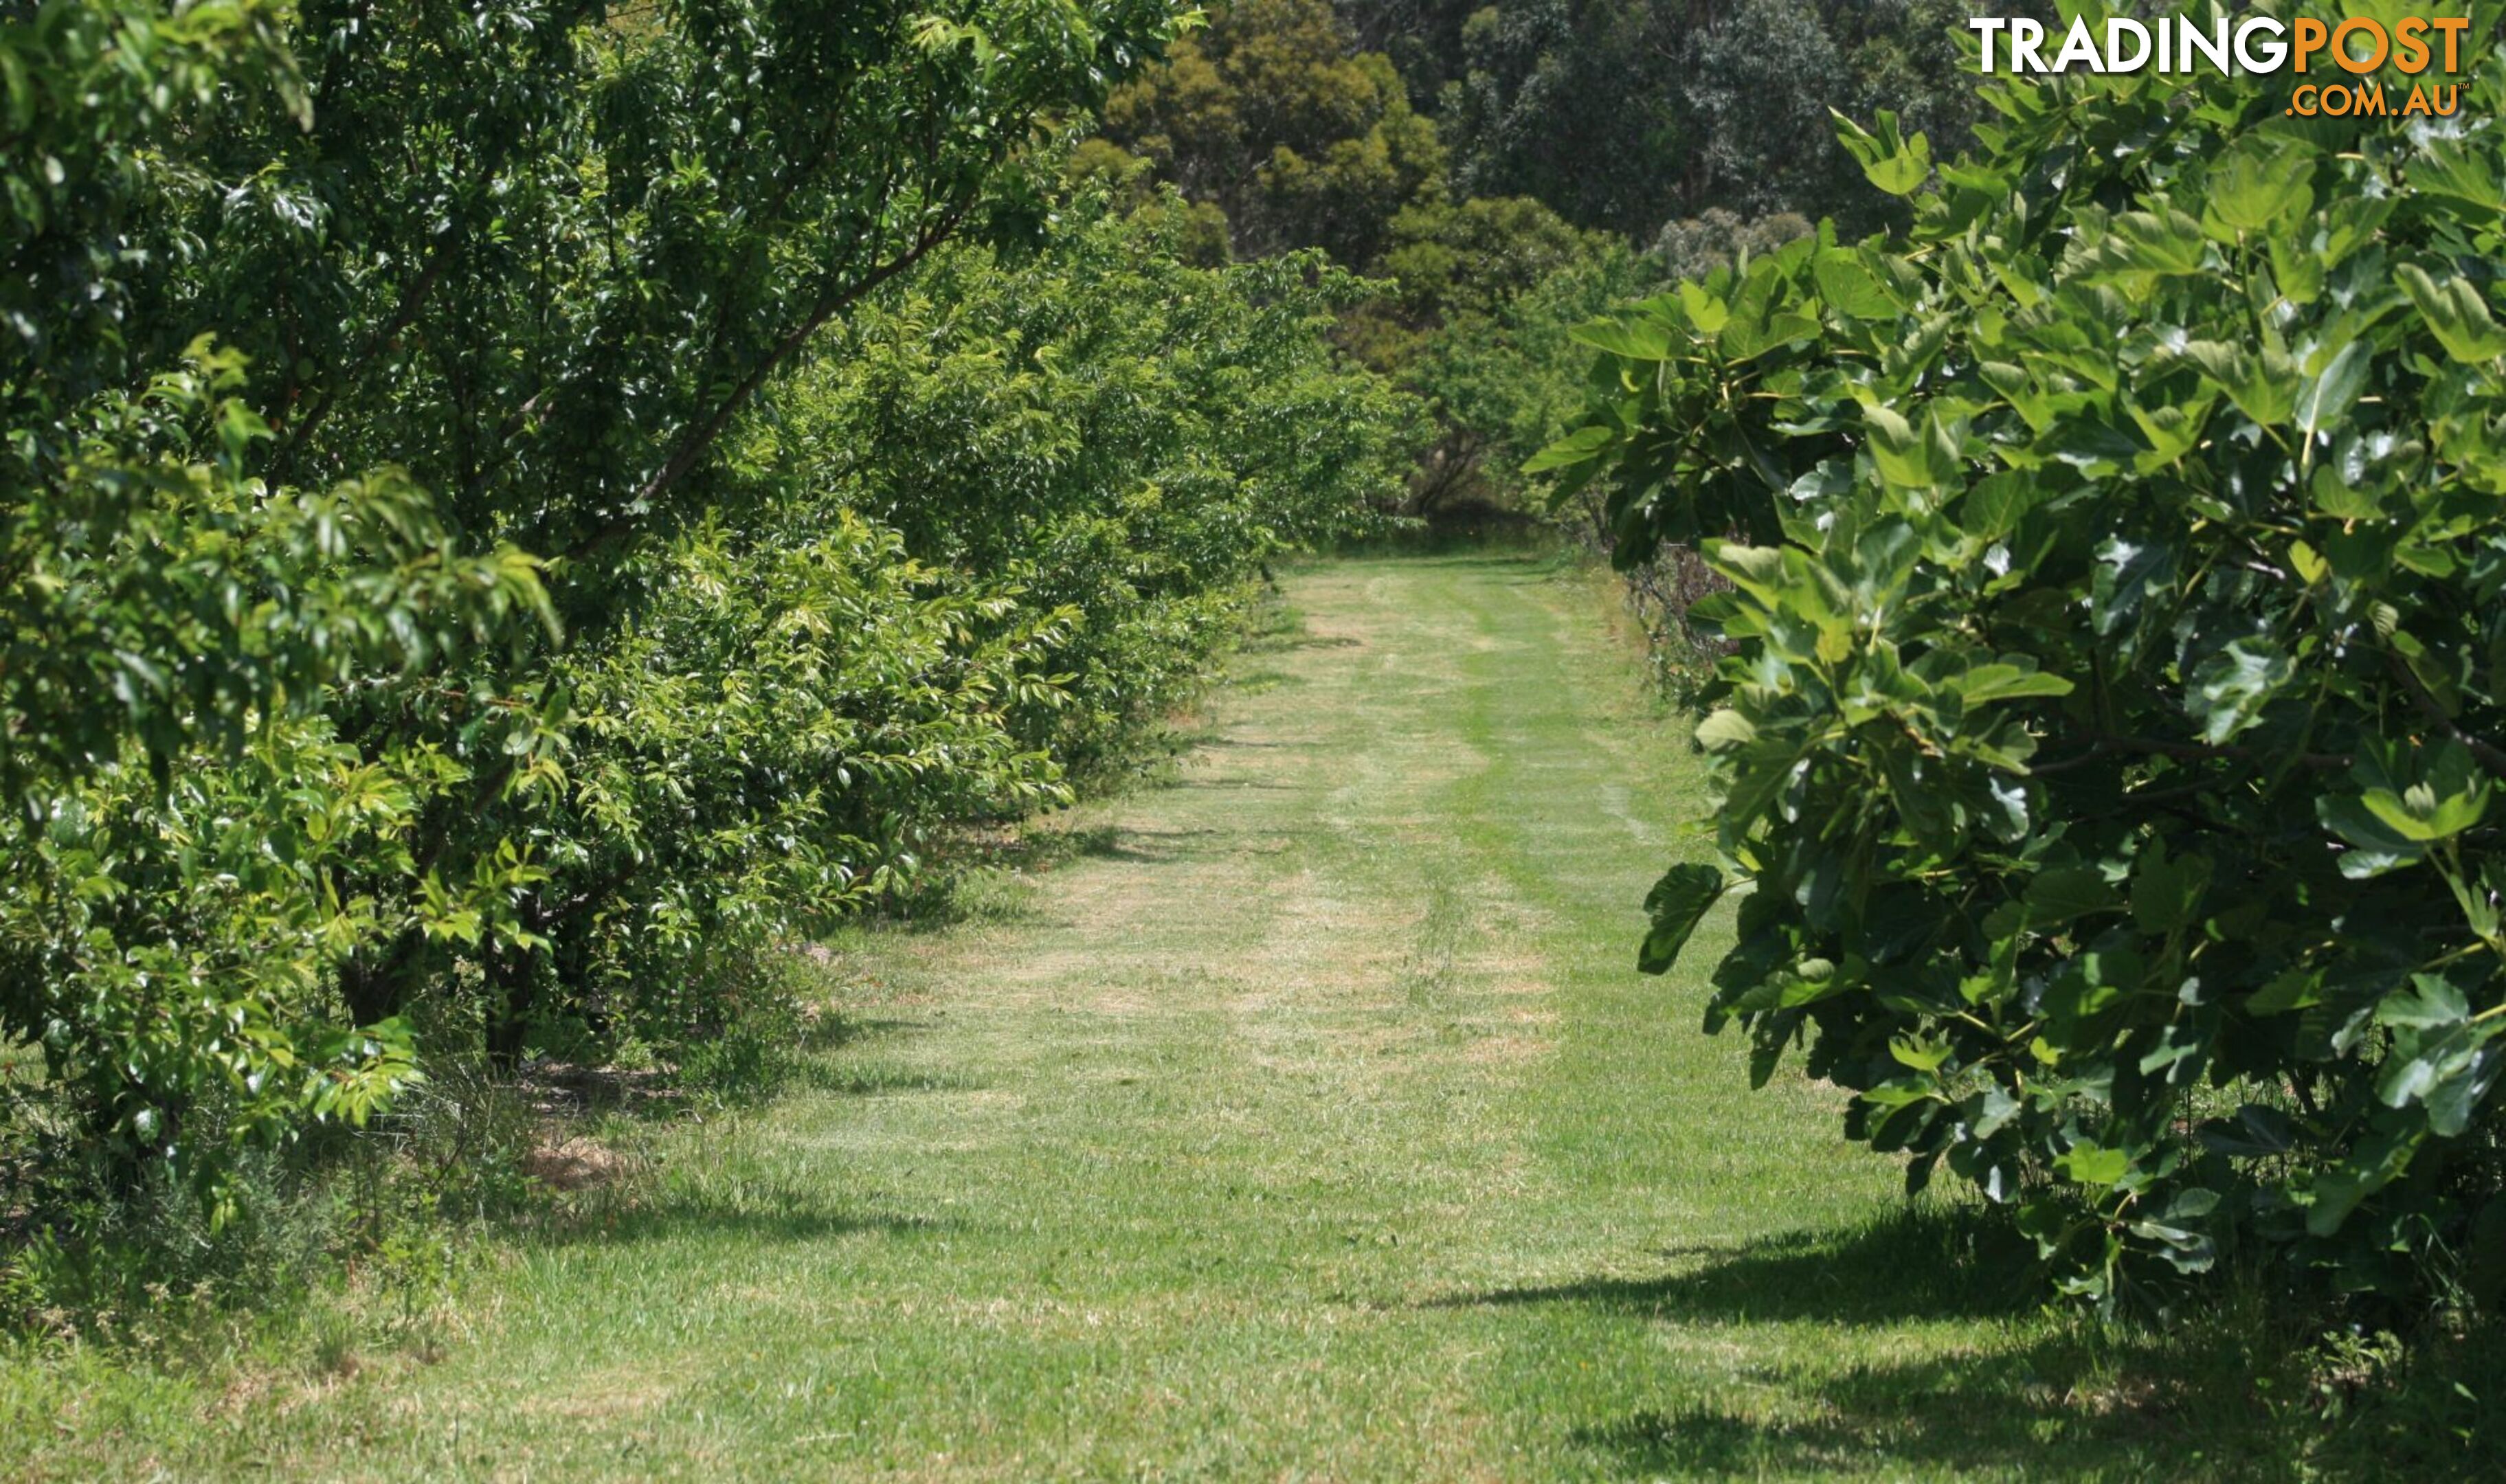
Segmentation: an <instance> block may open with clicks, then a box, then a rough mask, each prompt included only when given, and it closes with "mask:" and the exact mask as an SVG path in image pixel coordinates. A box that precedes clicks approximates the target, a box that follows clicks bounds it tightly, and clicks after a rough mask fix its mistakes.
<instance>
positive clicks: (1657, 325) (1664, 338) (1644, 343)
mask: <svg viewBox="0 0 2506 1484" xmlns="http://www.w3.org/2000/svg"><path fill="white" fill-rule="evenodd" d="M1568 335H1569V336H1570V337H1571V338H1572V339H1573V340H1574V341H1575V342H1576V343H1577V344H1579V345H1590V346H1592V347H1593V349H1595V350H1606V351H1608V352H1609V353H1610V354H1612V355H1615V356H1624V357H1626V358H1627V359H1628V360H1630V361H1661V360H1665V359H1667V358H1668V357H1669V355H1670V327H1668V326H1666V325H1665V324H1663V323H1662V322H1661V321H1660V320H1657V319H1653V318H1650V317H1648V316H1645V315H1640V314H1631V315H1623V316H1621V317H1619V318H1617V319H1599V320H1593V321H1590V322H1589V323H1586V324H1582V325H1578V326H1576V327H1575V328H1574V329H1573V330H1572V331H1570V332H1568Z"/></svg>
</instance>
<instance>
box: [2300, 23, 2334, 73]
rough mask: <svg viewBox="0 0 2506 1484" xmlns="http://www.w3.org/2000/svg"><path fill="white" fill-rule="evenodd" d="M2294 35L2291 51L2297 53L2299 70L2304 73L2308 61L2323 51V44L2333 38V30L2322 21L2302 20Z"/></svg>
mask: <svg viewBox="0 0 2506 1484" xmlns="http://www.w3.org/2000/svg"><path fill="white" fill-rule="evenodd" d="M2294 34H2295V39H2294V41H2293V42H2292V43H2291V44H2290V45H2291V50H2293V51H2294V52H2296V53H2297V70H2298V71H2300V72H2304V71H2305V70H2306V59H2307V58H2308V57H2309V56H2310V55H2312V54H2313V53H2317V52H2320V51H2322V50H2323V44H2324V43H2325V42H2326V41H2329V40H2330V39H2331V38H2332V30H2331V28H2330V27H2329V26H2326V25H2325V24H2324V23H2323V22H2322V21H2320V20H2300V21H2298V23H2297V25H2296V28H2295V33H2294Z"/></svg>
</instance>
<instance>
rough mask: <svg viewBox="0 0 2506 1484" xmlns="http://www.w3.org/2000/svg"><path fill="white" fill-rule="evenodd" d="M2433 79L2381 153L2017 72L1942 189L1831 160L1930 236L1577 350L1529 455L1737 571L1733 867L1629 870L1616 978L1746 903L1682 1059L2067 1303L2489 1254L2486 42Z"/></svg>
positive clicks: (1722, 601) (2428, 1271)
mask: <svg viewBox="0 0 2506 1484" xmlns="http://www.w3.org/2000/svg"><path fill="white" fill-rule="evenodd" d="M2478 34H2483V35H2485V34H2487V32H2486V30H2483V31H2481V32H2480V33H2478ZM2470 65H2471V64H2470V63H2468V62H2466V66H2470ZM2462 81H2463V83H2464V88H2463V96H2462V101H2461V107H2460V111H2459V114H2458V116H2457V117H2455V118H2453V119H2452V120H2416V121H2410V122H2406V123H2396V122H2393V121H2372V122H2367V123H2363V124H2362V123H2351V122H2345V121H2337V120H2314V121H2309V120H2300V119H2297V118H2292V117H2284V116H2283V105H2284V101H2285V100H2284V99H2283V98H2282V97H2280V96H2278V95H2276V94H2275V93H2274V92H2273V90H2272V89H2270V88H2261V87H2257V86H2255V85H2254V84H2253V83H2252V82H2251V81H2250V80H2246V79H2241V78H2230V79H2219V78H2215V77H2210V76H2207V75H2206V74H2205V75H2202V76H2199V77H2195V78H2166V77H2159V76H2154V75H2153V76H2140V77H2115V78H2099V77H2093V76H2081V77H2071V78H2066V79H2059V80H2049V81H2041V82H2018V83H2011V84H2007V85H2003V86H1995V87H1992V88H1989V89H1988V90H1987V93H1986V97H1987V101H1988V102H1989V103H1990V105H1991V107H1992V110H1993V112H1994V114H1995V115H1996V116H1997V117H1996V119H1995V122H1994V123H1993V124H1991V125H1990V126H1988V127H1986V128H1982V129H1980V130H1979V138H1980V139H1981V141H1982V143H1983V149H1982V151H1981V153H1980V154H1978V155H1977V156H1975V157H1973V158H1969V159H1960V160H1958V161H1957V162H1955V163H1951V164H1945V165H1942V166H1941V167H1940V168H1939V170H1938V173H1937V178H1936V180H1935V178H1934V175H1933V171H1932V168H1931V162H1930V159H1929V155H1928V152H1927V148H1926V145H1925V142H1924V141H1923V140H1922V139H1921V138H1920V137H1919V136H1916V137H1914V138H1912V139H1906V138H1901V137H1900V136H1899V131H1898V127H1897V124H1896V121H1894V120H1893V119H1890V118H1888V117H1886V116H1885V115H1883V116H1881V117H1880V121H1879V127H1878V129H1877V131H1876V132H1866V131H1863V130H1861V129H1859V128H1854V127H1850V126H1847V128H1846V133H1845V140H1846V143H1847V144H1848V145H1849V146H1850V147H1851V148H1852V150H1853V151H1854V153H1855V154H1856V155H1857V156H1858V157H1859V159H1860V160H1861V161H1862V163H1863V165H1864V167H1865V168H1866V170H1867V171H1868V173H1869V175H1870V178H1871V179H1872V181H1873V182H1874V183H1875V184H1877V185H1879V186H1880V187H1881V188H1882V189H1885V190H1888V191H1891V192H1894V193H1896V194H1900V195H1908V196H1911V197H1912V198H1913V203H1914V205H1915V226H1914V228H1913V230H1912V232H1911V234H1910V235H1909V236H1907V237H1906V238H1904V239H1901V240H1873V241H1870V242H1866V243H1862V244H1859V245H1855V244H1850V243H1846V242H1843V241H1840V240H1839V239H1838V238H1837V236H1836V234H1835V233H1834V231H1833V230H1824V231H1822V232H1821V233H1820V234H1819V235H1818V236H1817V237H1815V238H1805V239H1802V240H1799V241H1796V242H1794V243H1792V244H1790V245H1788V246H1785V247H1783V248H1781V249H1779V250H1777V251H1775V252H1773V253H1772V254H1769V255H1767V256H1763V257H1760V258H1757V259H1755V260H1754V261H1751V262H1750V263H1748V264H1747V265H1746V266H1745V267H1744V268H1741V269H1739V270H1737V271H1734V270H1729V269H1727V270H1723V271H1719V272H1716V273H1714V274H1713V275H1711V276H1709V277H1707V278H1706V279H1705V280H1704V281H1702V282H1690V283H1685V284H1682V285H1681V286H1680V287H1679V289H1678V291H1677V292H1676V293H1673V294H1667V295H1664V296H1661V297H1659V298H1656V299H1653V300H1648V301H1646V302H1644V303H1642V304H1641V305H1639V306H1637V307H1636V308H1635V309H1633V310H1632V311H1630V312H1628V313H1626V314H1623V315H1621V316H1619V317H1618V318H1616V319H1614V320H1611V321H1606V322H1602V323H1600V324H1597V325H1595V326H1594V327H1592V328H1591V329H1589V330H1588V331H1586V332H1585V337H1586V338H1587V339H1588V340H1589V341H1590V342H1591V343H1593V345H1596V346H1598V347H1600V348H1601V349H1602V350H1603V351H1604V352H1605V354H1604V356H1603V362H1602V365H1601V366H1600V367H1599V368H1597V369H1596V372H1595V376H1596V379H1595V382H1594V386H1595V394H1594V395H1595V402H1594V405H1593V411H1592V413H1591V415H1590V420H1589V421H1588V422H1586V423H1585V425H1584V426H1583V427H1582V428H1580V429H1579V430H1578V431H1576V432H1575V433H1573V434H1572V435H1570V436H1569V437H1568V438H1566V439H1565V440H1563V441H1561V442H1559V443H1558V444H1557V445H1556V447H1555V448H1554V449H1553V451H1552V452H1551V453H1550V454H1548V455H1546V456H1545V462H1547V463H1549V464H1551V465H1553V466H1555V467H1557V468H1559V469H1561V470H1568V471H1573V472H1574V473H1575V474H1576V475H1577V476H1578V477H1592V476H1594V475H1599V476H1601V477H1602V478H1601V481H1600V483H1599V484H1597V485H1596V486H1595V487H1596V488H1601V489H1603V490H1605V491H1606V495H1607V503H1608V510H1609V514H1610V517H1611V518H1612V520H1613V521H1614V522H1615V525H1616V529H1617V531H1618V533H1619V536H1620V538H1621V541H1622V546H1621V548H1620V549H1621V552H1622V553H1623V554H1625V555H1627V556H1629V557H1633V556H1636V555H1639V554H1641V553H1643V552H1645V551H1646V550H1648V549H1650V548H1652V547H1653V546H1654V545H1655V544H1657V543H1664V542H1677V543H1696V544H1699V545H1700V546H1701V548H1702V549H1703V551H1704V553H1705V554H1706V557H1707V560H1708V561H1709V562H1710V563H1711V564H1712V566H1713V567H1714V569H1715V570H1716V571H1718V572H1719V573H1721V574H1722V575H1723V576H1724V577H1725V578H1726V579H1728V580H1729V581H1730V583H1732V584H1733V586H1734V591H1732V592H1731V593H1730V594H1729V595H1727V596H1725V597H1723V598H1719V599H1715V600H1711V602H1710V604H1709V608H1710V610H1711V612H1712V614H1713V616H1714V618H1716V620H1717V621H1718V622H1719V624H1720V627H1721V630H1722V632H1723V633H1724V634H1725V635H1726V636H1728V637H1729V638H1730V639H1731V640H1732V641H1734V642H1735V643H1736V653H1735V654H1733V656H1732V657H1731V659H1730V660H1729V661H1728V662H1727V663H1725V664H1724V666H1723V668H1722V682H1721V686H1720V688H1719V689H1720V697H1719V699H1720V705H1719V707H1718V709H1716V710H1715V711H1714V712H1713V713H1712V715H1711V716H1710V717H1708V718H1707V719H1706V721H1705V722H1704V724H1702V725H1701V727H1700V728H1699V732H1698V736H1699V739H1700V741H1701V743H1702V744H1703V745H1704V746H1705V747H1706V748H1707V749H1709V750H1710V752H1711V755H1712V758H1713V762H1714V770H1715V777H1716V779H1717V780H1718V785H1719V789H1720V794H1721V813H1720V817H1719V822H1718V830H1719V841H1720V845H1721V850H1722V854H1723V857H1724V859H1725V862H1726V869H1718V868H1715V867H1709V866H1680V867H1677V868H1675V869H1673V870H1672V871H1671V872H1670V873H1669V874H1668V875H1666V876H1665V878H1664V879H1663V881H1662V883H1661V885H1660V887H1659V888H1658V889H1657V890H1656V892H1655V894H1654V896H1653V899H1652V901H1651V908H1652V911H1653V915H1654V928H1653V932H1652V935H1651V936H1650V937H1649V938H1648V940H1647V942H1646V944H1645V947H1644V950H1643V963H1644V967H1646V968H1648V969H1651V970H1655V971H1659V970H1661V969H1663V968H1665V966H1667V965H1668V964H1669V963H1670V962H1671V960H1672V959H1673V958H1675V957H1676V956H1677V955H1678V954H1679V952H1680V951H1681V949H1682V947H1683V945H1684V944H1685V943H1686V942H1687V941H1688V939H1689V938H1690V936H1691V934H1692V932H1693V931H1694V930H1695V928H1696V927H1697V925H1698V923H1699V922H1700V920H1701V918H1702V916H1703V915H1704V913H1705V911H1706V909H1707V908H1708V907H1709V906H1710V905H1711V904H1712V903H1713V902H1714V901H1716V900H1717V899H1718V898H1720V897H1723V896H1725V895H1726V894H1727V893H1729V892H1733V891H1735V890H1736V888H1738V887H1739V886H1741V885H1742V884H1745V886H1746V891H1745V894H1744V895H1740V897H1739V901H1738V936H1737V939H1736V942H1735V943H1734V945H1733V946H1732V948H1731V949H1730V951H1729V952H1728V953H1726V954H1725V955H1724V957H1723V960H1722V962H1721V964H1720V966H1719V967H1718V968H1717V969H1716V970H1715V972H1714V991H1713V997H1712V1001H1711V1004H1710V1007H1708V1009H1707V1011H1706V1023H1707V1025H1708V1027H1709V1028H1714V1027H1720V1026H1722V1025H1724V1024H1725V1023H1727V1022H1731V1021H1737V1022H1738V1023H1740V1024H1741V1025H1743V1026H1744V1027H1745V1028H1746V1029H1747V1031H1748V1034H1749V1036H1750V1039H1751V1041H1752V1042H1753V1045H1754V1048H1755V1049H1754V1053H1753V1057H1752V1065H1753V1069H1754V1073H1755V1075H1756V1076H1757V1077H1758V1078H1765V1077H1766V1076H1767V1075H1768V1073H1769V1071H1770V1070H1771V1069H1772V1067H1773V1066H1774V1065H1775V1063H1776V1062H1777V1060H1778V1059H1779V1058H1780V1057H1781V1056H1782V1055H1783V1054H1784V1052H1785V1051H1786V1050H1787V1049H1788V1048H1790V1047H1792V1046H1794V1045H1796V1044H1801V1045H1804V1046H1805V1048H1806V1057H1807V1062H1808V1067H1809V1069H1810V1070H1811V1071H1812V1072H1813V1073H1814V1074H1816V1075H1818V1076H1821V1077H1825V1078H1832V1079H1833V1080H1835V1081H1837V1082H1839V1083H1841V1084H1843V1085H1844V1086H1845V1087H1848V1088H1850V1089H1852V1091H1853V1094H1854V1096H1853V1100H1852V1105H1851V1111H1850V1113H1849V1114H1848V1115H1847V1126H1848V1128H1849V1130H1850V1131H1851V1132H1852V1134H1853V1135H1855V1136H1856V1137H1858V1138H1860V1139H1863V1140H1866V1141H1868V1142H1870V1143H1871V1144H1872V1145H1873V1146H1875V1147H1876V1148H1882V1149H1896V1150H1904V1151H1906V1153H1907V1155H1908V1156H1909V1158H1910V1164H1909V1182H1910V1184H1913V1185H1920V1184H1922V1183H1923V1182H1924V1181H1925V1180H1926V1179H1928V1178H1929V1177H1930V1176H1931V1174H1932V1173H1933V1172H1934V1170H1935V1169H1936V1168H1937V1167H1938V1166H1940V1165H1942V1164H1944V1163H1945V1164H1946V1165H1947V1166H1948V1167H1949V1168H1950V1169H1951V1170H1952V1171H1954V1172H1956V1173H1957V1174H1959V1175H1961V1176H1964V1177H1966V1178H1967V1179H1968V1180H1969V1181H1971V1182H1973V1184H1975V1185H1976V1187H1978V1188H1979V1189H1981V1190H1982V1191H1983V1192H1984V1193H1985V1194H1986V1195H1987V1196H1988V1197H1989V1198H1991V1199H1992V1200H1994V1201H1998V1202H2010V1203H2014V1204H2015V1206H2016V1207H2017V1209H2018V1212H2019V1218H2020V1219H2021V1221H2022V1222H2023V1224H2024V1225H2025V1227H2026V1228H2027V1229H2028V1230H2029V1231H2030V1232H2032V1233H2034V1234H2035V1236H2036V1237H2037V1239H2038V1241H2039V1243H2040V1245H2041V1247H2042V1248H2043V1250H2044V1252H2045V1253H2046V1254H2048V1255H2049V1256H2051V1257H2054V1258H2056V1259H2057V1260H2058V1261H2059V1262H2060V1263H2061V1264H2063V1269H2064V1271H2065V1272H2066V1273H2068V1274H2069V1281H2070V1282H2071V1283H2072V1284H2073V1285H2074V1286H2075V1287H2077V1288H2079V1289H2081V1290H2088V1291H2094V1292H2101V1293H2109V1294H2110V1293H2113V1292H2115V1291H2117V1290H2118V1285H2119V1284H2120V1283H2121V1282H2123V1281H2124V1280H2126V1279H2128V1278H2129V1277H2130V1274H2131V1273H2133V1272H2135V1271H2145V1270H2146V1269H2139V1268H2136V1267H2135V1265H2134V1262H2133V1260H2132V1259H2134V1258H2135V1257H2148V1258H2157V1259H2164V1260H2165V1261H2166V1262H2168V1263H2171V1264H2173V1265H2174V1266H2175V1267H2177V1268H2181V1269H2200V1268H2203V1267H2206V1266H2209V1265H2210V1264H2211V1263H2212V1262H2213V1261H2214V1260H2215V1258H2216V1256H2217V1255H2218V1254H2219V1253H2220V1252H2221V1250H2222V1249H2223V1248H2224V1247H2227V1246H2229V1245H2231V1244H2238V1243H2243V1244H2259V1245H2260V1246H2261V1248H2262V1249H2264V1250H2269V1251H2278V1252H2285V1253H2288V1254H2293V1255H2294V1257H2295V1258H2296V1259H2297V1260H2299V1261H2300V1262H2302V1263H2304V1264H2307V1265H2310V1266H2314V1267H2318V1268H2321V1269H2324V1270H2327V1271H2328V1272H2329V1274H2330V1275H2331V1277H2332V1278H2333V1279H2334V1281H2336V1282H2337V1283H2338V1284H2339V1285H2341V1286H2344V1287H2349V1288H2381V1289H2386V1290H2411V1289H2414V1288H2417V1287H2419V1286H2421V1285H2424V1284H2426V1283H2428V1282H2431V1281H2435V1280H2440V1279H2443V1278H2444V1277H2446V1276H2448V1275H2451V1274H2454V1273H2460V1272H2466V1271H2467V1272H2468V1273H2469V1274H2471V1275H2472V1276H2473V1278H2474V1279H2475V1282H2476V1286H2479V1285H2486V1284H2492V1283H2493V1282H2494V1280H2495V1279H2496V1277H2498V1276H2499V1269H2498V1266H2497V1261H2496V1259H2497V1258H2498V1256H2499V1255H2500V1252H2499V1246H2500V1243H2501V1241H2506V1206H2501V1205H2500V1204H2499V1182H2500V1177H2501V1172H2506V1164H2501V1162H2500V1160H2499V1159H2498V1158H2497V1152H2498V1151H2497V1141H2498V1138H2499V1134H2500V1117H2499V1106H2498V1104H2497V1101H2496V1100H2495V1098H2494V1097H2493V1096H2492V1093H2493V1091H2494V1087H2495V1083H2496V1080H2497V1075H2498V1071H2499V1067H2500V1059H2501V1056H2506V1047H2501V1044H2500V1042H2499V1041H2498V1036H2499V1034H2500V1032H2501V1031H2506V998H2501V997H2506V976H2501V973H2500V962H2499V960H2500V954H2501V952H2506V929H2501V927H2500V918H2499V911H2500V900H2501V895H2500V894H2501V892H2506V859H2501V857H2500V855H2499V839H2500V837H2499V834H2498V830H2497V828H2496V822H2495V821H2494V820H2493V819H2491V818H2490V811H2491V807H2492V804H2493V796H2494V795H2495V792H2496V789H2497V787H2498V782H2499V780H2500V779H2501V778H2506V689H2501V687H2506V672H2501V671H2500V669H2499V660H2500V656H2501V655H2506V590H2501V584H2506V519H2502V518H2501V516H2500V513H2499V506H2498V497H2499V496H2500V494H2501V493H2506V444H2501V443H2500V442H2499V433H2498V430H2499V428H2500V426H2501V418H2506V361H2501V359H2500V357H2501V355H2506V329H2501V328H2500V326H2499V323H2498V312H2499V311H2498V309H2497V307H2496V304H2495V296H2496V286H2495V276H2496V272H2495V265H2496V264H2497V263H2498V262H2499V261H2500V260H2501V254H2506V215H2501V214H2502V213H2506V132H2501V128H2500V125H2499V124H2497V123H2496V115H2497V114H2498V112H2499V109H2500V107H2501V106H2506V64H2501V63H2500V62H2499V60H2498V59H2497V58H2496V57H2495V56H2494V55H2493V54H2492V55H2488V56H2487V57H2485V58H2484V59H2482V60H2481V61H2479V62H2478V63H2477V70H2476V75H2475V76H2473V77H2469V78H2465V79H2463V80H2462ZM2398 86H2401V87H2403V88H2407V84H2406V83H2403V84H2399V85H2398ZM1927 182H1931V183H1932V184H1931V188H1930V189H1928V190H1926V189H1923V188H1924V187H1925V186H1926V183H1927ZM1917 193H1919V194H1917ZM1727 870H1728V874H1727ZM2466 1254H2468V1256H2469V1258H2470V1261H2469V1263H2468V1266H2467V1267H2465V1266H2463V1265H2462V1264H2460V1263H2458V1262H2457V1260H2456V1259H2459V1258H2462V1257H2464V1256H2465V1255H2466Z"/></svg>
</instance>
